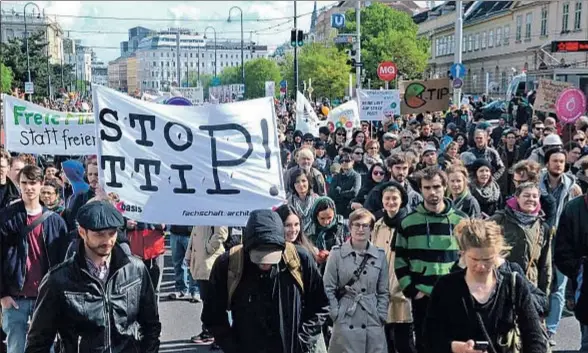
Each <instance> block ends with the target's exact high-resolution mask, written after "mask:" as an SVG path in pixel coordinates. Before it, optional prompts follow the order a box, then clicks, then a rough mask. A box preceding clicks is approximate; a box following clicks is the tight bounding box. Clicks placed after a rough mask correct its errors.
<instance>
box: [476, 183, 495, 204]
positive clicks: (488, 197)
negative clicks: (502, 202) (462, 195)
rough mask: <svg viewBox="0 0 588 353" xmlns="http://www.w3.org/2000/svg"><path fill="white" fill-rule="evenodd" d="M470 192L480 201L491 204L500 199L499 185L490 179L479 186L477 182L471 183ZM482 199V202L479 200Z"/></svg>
mask: <svg viewBox="0 0 588 353" xmlns="http://www.w3.org/2000/svg"><path fill="white" fill-rule="evenodd" d="M470 192H471V193H472V195H473V196H474V197H476V195H477V196H478V197H476V199H477V200H478V201H479V202H480V203H484V204H491V203H494V202H497V201H498V200H499V199H500V187H499V186H498V184H497V183H496V182H494V181H493V180H490V181H489V182H488V183H487V184H486V185H484V186H480V185H478V183H476V182H474V183H472V186H471V188H470ZM481 201H484V202H481Z"/></svg>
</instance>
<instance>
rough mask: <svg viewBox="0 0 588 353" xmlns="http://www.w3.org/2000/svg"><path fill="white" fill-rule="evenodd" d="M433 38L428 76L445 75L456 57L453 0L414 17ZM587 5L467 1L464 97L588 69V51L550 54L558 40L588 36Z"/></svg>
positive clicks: (569, 1)
mask: <svg viewBox="0 0 588 353" xmlns="http://www.w3.org/2000/svg"><path fill="white" fill-rule="evenodd" d="M413 19H414V20H415V22H416V23H417V24H418V25H419V35H422V36H427V37H428V38H429V39H430V40H431V43H432V44H431V46H432V48H431V57H430V59H429V65H428V67H427V71H426V73H425V76H426V77H428V78H439V77H446V76H448V74H449V68H450V67H451V65H452V64H453V63H454V56H455V50H456V47H455V19H456V11H455V1H447V2H445V3H444V4H443V5H440V6H437V7H435V8H433V9H431V10H428V11H426V12H423V13H420V14H417V15H416V16H414V17H413ZM587 27H588V1H587V0H575V1H574V0H567V1H483V2H482V1H464V16H463V41H462V63H463V64H464V66H465V68H466V74H465V77H464V87H463V88H462V91H463V92H464V93H466V94H482V93H486V92H488V93H489V94H494V95H500V94H504V93H505V92H506V90H507V87H508V84H509V82H510V81H511V79H512V77H513V76H514V75H517V74H520V73H522V72H527V71H535V70H543V69H548V68H554V67H578V68H581V67H586V68H587V73H588V53H551V52H550V44H551V41H554V40H566V39H568V40H572V39H586V38H588V28H587Z"/></svg>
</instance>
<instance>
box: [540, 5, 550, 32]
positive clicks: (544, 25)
mask: <svg viewBox="0 0 588 353" xmlns="http://www.w3.org/2000/svg"><path fill="white" fill-rule="evenodd" d="M547 9H548V7H547V6H543V7H542V8H541V36H542V37H546V36H547V16H548V12H547Z"/></svg>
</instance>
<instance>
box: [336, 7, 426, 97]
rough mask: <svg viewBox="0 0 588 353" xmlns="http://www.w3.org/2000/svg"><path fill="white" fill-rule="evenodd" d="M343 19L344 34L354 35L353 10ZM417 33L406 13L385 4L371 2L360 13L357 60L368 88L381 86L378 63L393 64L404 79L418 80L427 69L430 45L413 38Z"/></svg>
mask: <svg viewBox="0 0 588 353" xmlns="http://www.w3.org/2000/svg"><path fill="white" fill-rule="evenodd" d="M346 19H347V21H346V27H347V28H346V32H355V30H356V22H355V10H350V11H348V12H347V13H346ZM417 30H418V26H417V25H416V24H415V23H414V22H413V20H412V18H411V17H410V16H409V15H408V14H406V13H405V12H402V11H398V10H395V9H393V8H391V7H389V6H387V5H384V4H381V3H378V2H374V3H372V4H371V5H370V6H368V7H365V8H363V9H362V10H361V61H362V62H363V63H364V70H366V78H370V79H371V80H372V86H374V85H377V84H378V83H380V84H381V85H383V84H384V83H383V82H381V81H379V79H378V75H377V73H376V69H377V67H378V64H379V63H380V62H382V61H388V60H390V61H393V62H394V63H395V64H396V67H397V68H398V71H399V74H400V75H401V76H403V77H404V78H405V79H415V78H420V77H421V75H422V73H423V72H424V71H425V68H426V66H427V61H428V58H429V48H430V43H429V41H428V40H427V39H425V38H417ZM347 47H348V46H347ZM391 85H394V83H393V82H392V83H391Z"/></svg>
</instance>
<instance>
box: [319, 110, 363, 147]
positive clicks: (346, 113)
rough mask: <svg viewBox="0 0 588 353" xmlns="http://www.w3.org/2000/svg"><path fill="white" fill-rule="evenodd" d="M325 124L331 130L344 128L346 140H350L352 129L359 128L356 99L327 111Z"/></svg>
mask: <svg viewBox="0 0 588 353" xmlns="http://www.w3.org/2000/svg"><path fill="white" fill-rule="evenodd" d="M327 126H328V127H329V130H330V131H331V132H334V131H335V130H337V129H338V128H340V127H342V128H344V129H345V130H346V131H347V140H351V135H352V134H353V130H354V129H359V128H361V121H360V119H359V108H358V106H357V101H355V100H350V101H348V102H346V103H343V104H341V105H339V106H337V107H336V108H333V109H332V110H331V111H329V115H327Z"/></svg>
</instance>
